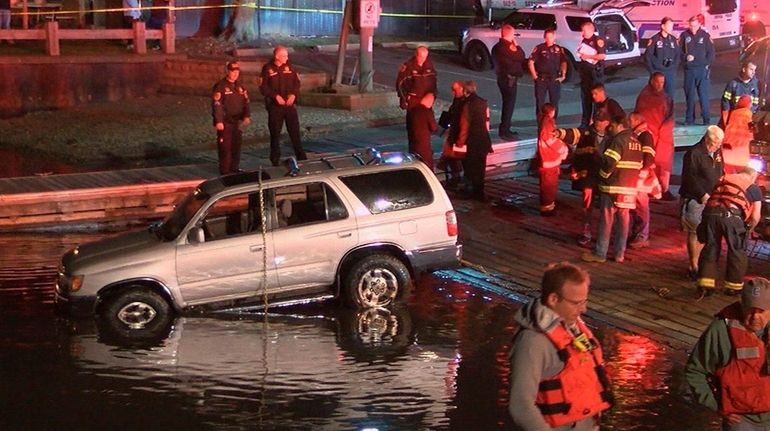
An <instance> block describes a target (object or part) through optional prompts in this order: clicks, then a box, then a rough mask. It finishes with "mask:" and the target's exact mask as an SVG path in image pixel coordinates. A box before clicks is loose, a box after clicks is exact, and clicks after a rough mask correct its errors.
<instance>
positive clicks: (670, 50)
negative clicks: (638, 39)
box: [644, 32, 680, 99]
mask: <svg viewBox="0 0 770 431" xmlns="http://www.w3.org/2000/svg"><path fill="white" fill-rule="evenodd" d="M679 57H680V50H679V44H678V41H677V40H676V38H675V37H674V36H673V35H670V34H669V35H668V36H663V34H662V33H661V32H657V33H655V35H654V36H652V37H651V38H650V41H649V43H648V44H647V49H646V50H645V51H644V64H645V65H646V66H647V70H648V71H649V72H650V73H651V74H652V73H655V72H660V73H662V74H663V75H664V76H665V77H666V83H665V87H664V88H665V90H666V94H668V95H669V96H671V98H672V99H673V98H674V82H675V81H676V68H677V66H679Z"/></svg>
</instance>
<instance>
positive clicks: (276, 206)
mask: <svg viewBox="0 0 770 431" xmlns="http://www.w3.org/2000/svg"><path fill="white" fill-rule="evenodd" d="M457 233H458V226H457V219H456V216H455V212H454V210H453V209H452V203H451V202H450V200H449V198H448V197H447V195H446V193H445V191H444V189H443V188H442V186H441V184H440V183H439V181H438V179H437V178H436V177H435V175H434V174H433V172H431V171H430V169H429V168H428V167H427V166H426V165H425V164H424V163H422V162H420V161H418V160H416V159H414V158H413V157H412V156H411V155H408V154H402V153H390V154H383V155H381V154H379V153H378V152H377V151H376V150H370V151H369V152H368V153H367V154H361V153H356V154H353V155H342V156H336V157H330V158H322V159H316V160H308V161H302V162H299V163H297V162H296V161H292V163H287V165H286V166H285V167H270V168H265V169H263V170H261V171H257V172H243V173H236V174H232V175H226V176H222V177H219V178H215V179H211V180H208V181H204V182H203V183H201V184H200V185H199V186H198V187H197V188H196V189H195V190H194V191H193V192H191V193H190V194H189V195H188V196H187V197H186V198H185V199H184V200H183V201H182V202H180V203H179V204H178V205H177V206H176V208H175V209H174V211H173V212H172V213H171V214H170V215H169V216H168V217H167V218H166V219H165V220H164V221H163V222H162V223H159V224H156V225H153V226H151V227H150V228H149V229H146V230H142V231H139V232H133V233H127V234H123V235H121V236H118V237H116V238H110V239H105V240H102V241H97V242H93V243H88V244H83V245H79V246H78V247H76V248H75V249H73V250H71V251H69V252H67V253H66V254H65V255H64V256H63V258H62V262H61V266H60V268H59V279H58V283H57V284H56V288H55V292H56V296H55V297H56V303H57V305H58V306H60V307H61V308H63V309H69V310H70V311H74V312H78V311H85V312H87V313H97V314H101V315H102V316H105V317H107V318H110V319H114V320H115V321H117V322H119V324H120V325H122V326H123V327H124V328H125V329H126V330H129V331H130V330H142V329H147V327H148V325H152V324H153V321H156V322H160V319H156V317H157V316H158V315H165V314H168V313H173V312H179V311H182V310H189V309H195V308H204V309H206V308H215V309H222V308H225V309H227V308H237V307H248V306H251V305H255V304H258V305H259V306H260V307H261V306H262V304H263V303H266V304H268V305H284V304H287V303H293V302H298V301H302V302H305V301H308V300H318V299H327V298H331V297H337V298H339V299H341V300H342V301H343V302H345V303H347V304H348V305H350V306H352V307H356V308H369V307H382V306H388V305H390V304H391V303H393V302H394V301H397V300H402V299H404V298H406V297H407V295H408V294H409V292H410V290H411V288H412V279H413V278H414V277H417V276H419V275H420V273H421V272H423V271H428V270H431V269H437V268H447V267H452V266H456V265H458V264H459V260H460V254H461V246H460V245H459V244H458V242H457Z"/></svg>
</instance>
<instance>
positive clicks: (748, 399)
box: [714, 302, 770, 414]
mask: <svg viewBox="0 0 770 431" xmlns="http://www.w3.org/2000/svg"><path fill="white" fill-rule="evenodd" d="M740 307H741V304H740V302H736V303H734V304H732V305H729V306H727V307H725V308H724V309H723V310H722V311H720V312H719V314H718V315H719V316H720V317H722V318H724V320H725V324H726V325H727V334H728V336H729V337H730V344H731V345H732V348H731V350H730V360H729V361H728V362H727V364H726V365H725V366H724V367H722V368H719V369H717V370H716V371H715V372H714V375H715V376H716V377H717V380H718V383H719V387H718V389H719V393H718V395H719V396H718V399H719V411H720V412H721V413H737V414H747V413H764V412H770V396H768V394H770V375H768V373H767V364H766V363H765V360H766V349H767V346H766V345H765V342H763V341H762V340H761V339H760V338H759V337H757V335H756V334H755V333H754V332H753V331H751V330H748V329H746V327H744V326H743V324H742V323H741V308H740Z"/></svg>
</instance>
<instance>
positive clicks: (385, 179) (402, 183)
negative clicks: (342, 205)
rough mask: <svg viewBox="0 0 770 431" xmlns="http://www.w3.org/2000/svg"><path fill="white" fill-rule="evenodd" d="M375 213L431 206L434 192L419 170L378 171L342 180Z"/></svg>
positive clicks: (342, 178)
mask: <svg viewBox="0 0 770 431" xmlns="http://www.w3.org/2000/svg"><path fill="white" fill-rule="evenodd" d="M340 180H342V182H343V183H344V184H345V185H346V186H347V187H348V188H349V189H350V190H351V191H352V192H353V194H355V195H356V197H357V198H358V199H359V200H360V201H361V202H362V203H363V204H364V205H365V206H366V208H368V209H369V212H370V213H372V214H381V213H387V212H391V211H400V210H405V209H409V208H417V207H421V206H425V205H430V204H431V203H432V202H433V191H432V190H431V188H430V185H429V184H428V182H427V181H426V180H425V177H423V175H422V173H421V172H420V171H418V170H416V169H402V170H395V171H385V172H375V173H370V174H363V175H353V176H348V177H341V178H340Z"/></svg>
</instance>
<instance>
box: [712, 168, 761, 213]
mask: <svg viewBox="0 0 770 431" xmlns="http://www.w3.org/2000/svg"><path fill="white" fill-rule="evenodd" d="M752 184H753V182H752V181H751V179H749V178H746V176H745V175H741V174H728V175H725V176H723V177H722V179H720V180H719V182H718V183H717V185H716V186H715V187H714V192H713V193H712V194H711V196H710V197H709V200H708V202H707V203H706V205H707V206H709V207H716V206H721V207H726V208H727V207H730V206H731V205H732V206H735V207H737V208H740V209H741V210H742V211H743V217H744V219H746V218H748V217H749V216H751V202H749V200H748V198H746V190H747V189H748V188H749V186H750V185H752Z"/></svg>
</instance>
